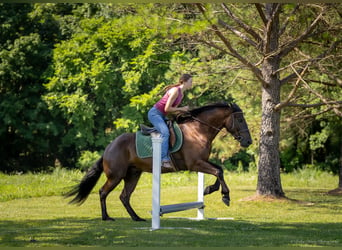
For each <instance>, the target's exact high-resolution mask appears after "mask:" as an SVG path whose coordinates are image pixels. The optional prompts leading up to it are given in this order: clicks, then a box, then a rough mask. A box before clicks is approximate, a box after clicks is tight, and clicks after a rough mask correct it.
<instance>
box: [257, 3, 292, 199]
mask: <svg viewBox="0 0 342 250" xmlns="http://www.w3.org/2000/svg"><path fill="white" fill-rule="evenodd" d="M274 7H275V4H266V9H265V14H266V18H267V20H270V19H271V18H272V20H273V21H272V22H271V23H270V25H271V26H269V27H267V25H265V34H264V41H265V45H264V46H265V48H264V52H265V54H268V53H270V52H272V51H276V50H277V49H278V46H279V42H278V41H279V34H278V31H279V16H278V15H273V13H274V11H275V10H274ZM279 65H280V58H279V56H270V57H267V58H265V60H264V62H263V64H262V75H263V78H264V79H265V82H266V83H267V84H263V86H262V120H261V135H260V155H259V171H258V184H257V194H258V195H271V196H275V197H284V196H285V194H284V192H283V189H282V185H281V181H280V158H279V139H280V112H279V111H275V110H274V107H275V105H277V104H278V103H279V102H280V89H281V84H280V79H279V74H273V72H276V71H277V70H278V69H279Z"/></svg>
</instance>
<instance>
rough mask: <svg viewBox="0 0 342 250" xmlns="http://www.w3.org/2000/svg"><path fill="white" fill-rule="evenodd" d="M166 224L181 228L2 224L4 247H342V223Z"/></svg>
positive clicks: (122, 221)
mask: <svg viewBox="0 0 342 250" xmlns="http://www.w3.org/2000/svg"><path fill="white" fill-rule="evenodd" d="M161 223H162V227H175V228H176V229H172V230H170V229H161V230H156V231H150V230H149V227H150V226H151V221H150V220H148V221H147V222H134V221H132V220H130V219H128V218H127V219H126V218H119V219H117V220H116V221H115V222H103V221H101V220H99V219H72V218H59V219H53V220H26V221H20V222H15V221H6V220H2V221H0V239H1V242H0V246H10V247H11V246H17V247H27V246H30V247H40V246H124V247H134V246H139V247H157V246H158V247H160V246H168V247H180V246H182V247H227V246H245V247H246V246H342V241H341V235H342V227H341V224H340V223H305V224H304V223H303V224H299V223H291V224H290V223H289V224H283V223H260V222H257V223H256V222H248V221H235V220H229V221H220V220H216V221H215V220H204V221H190V220H186V219H162V221H161ZM141 228H144V229H141ZM177 228H178V229H177ZM190 228H191V229H190Z"/></svg>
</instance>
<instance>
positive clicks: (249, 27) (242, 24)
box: [221, 3, 262, 43]
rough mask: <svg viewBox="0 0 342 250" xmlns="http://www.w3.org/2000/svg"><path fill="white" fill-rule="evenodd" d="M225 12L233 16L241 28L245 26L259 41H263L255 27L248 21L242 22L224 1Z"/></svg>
mask: <svg viewBox="0 0 342 250" xmlns="http://www.w3.org/2000/svg"><path fill="white" fill-rule="evenodd" d="M221 6H222V8H223V10H224V12H225V13H226V14H227V15H228V16H229V17H230V18H232V19H233V20H234V21H235V23H237V24H238V25H239V26H240V27H241V28H243V29H244V30H245V31H246V32H247V33H248V34H250V35H251V36H252V37H254V39H255V40H256V41H257V42H258V43H262V38H261V37H260V36H259V34H258V33H256V32H255V31H254V30H253V28H252V27H251V26H249V25H247V24H246V23H244V22H242V21H241V20H240V19H239V18H238V17H237V16H235V15H234V14H233V12H231V11H230V9H229V8H228V7H227V5H226V4H224V3H222V4H221Z"/></svg>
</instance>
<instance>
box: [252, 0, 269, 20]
mask: <svg viewBox="0 0 342 250" xmlns="http://www.w3.org/2000/svg"><path fill="white" fill-rule="evenodd" d="M255 7H256V9H257V10H258V12H259V16H260V17H261V20H262V21H263V23H264V25H266V24H267V19H266V17H265V14H264V11H263V10H262V5H261V4H260V3H255Z"/></svg>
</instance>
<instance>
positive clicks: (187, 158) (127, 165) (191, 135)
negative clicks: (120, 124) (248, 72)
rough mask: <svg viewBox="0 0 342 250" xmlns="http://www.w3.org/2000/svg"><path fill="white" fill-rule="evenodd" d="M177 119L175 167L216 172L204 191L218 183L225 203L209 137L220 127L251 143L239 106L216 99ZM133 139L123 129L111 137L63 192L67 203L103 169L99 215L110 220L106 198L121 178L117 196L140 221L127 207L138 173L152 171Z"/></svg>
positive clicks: (79, 198) (81, 195)
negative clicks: (179, 144)
mask: <svg viewBox="0 0 342 250" xmlns="http://www.w3.org/2000/svg"><path fill="white" fill-rule="evenodd" d="M178 123H179V127H180V129H181V131H182V133H183V145H182V147H181V148H180V150H179V151H178V152H175V153H173V155H172V156H173V160H174V162H175V165H176V166H177V167H178V171H182V170H189V171H195V172H202V173H205V174H211V175H214V176H216V177H217V180H216V182H215V183H214V184H213V185H211V186H208V187H207V188H206V189H205V191H204V194H205V195H206V194H210V193H212V192H214V191H217V190H218V189H219V187H220V186H221V193H222V201H223V202H224V203H225V204H226V205H229V202H230V197H229V189H228V186H227V184H226V182H225V181H224V178H223V169H222V167H220V166H218V165H216V164H214V163H212V162H210V161H209V160H208V159H209V155H210V150H211V144H212V141H213V140H214V138H215V137H216V135H217V134H218V133H219V131H220V130H221V129H223V128H225V129H226V130H227V131H228V132H229V133H230V134H232V135H233V137H234V138H235V139H236V140H238V141H239V142H240V145H241V146H242V147H248V146H249V145H250V144H251V143H252V139H251V136H250V133H249V130H248V126H247V123H246V121H245V118H244V116H243V112H242V110H241V109H240V108H239V106H238V105H236V104H234V103H232V104H226V103H217V104H213V105H208V106H204V107H200V108H197V109H193V110H191V111H189V114H188V116H187V118H186V119H179V121H178ZM135 139H136V134H135V133H125V134H122V135H120V136H118V137H117V138H116V139H115V140H114V141H112V142H111V143H110V144H109V145H108V146H107V147H106V150H105V152H104V154H103V156H102V157H101V158H100V159H99V160H98V161H97V162H96V163H95V164H94V166H93V167H92V168H91V169H90V170H89V171H88V172H87V174H86V175H85V176H84V177H83V179H82V180H81V182H80V183H79V184H78V185H77V186H76V187H74V188H73V189H72V190H71V191H70V192H69V193H68V194H67V195H66V196H68V197H69V196H74V195H76V197H75V198H74V199H73V200H72V201H71V203H83V202H84V201H85V200H86V199H87V197H88V195H89V194H90V192H91V190H92V189H93V187H94V186H95V185H96V182H97V180H98V179H99V178H100V175H101V173H102V172H104V173H105V174H106V176H107V181H106V183H105V184H104V185H103V186H102V188H101V189H100V201H101V210H102V219H103V220H114V219H113V218H111V217H110V216H109V215H108V213H107V206H106V198H107V196H108V194H109V193H110V192H111V191H112V190H113V189H114V188H115V187H116V186H117V185H118V184H119V183H120V182H121V181H122V180H123V181H124V188H123V190H122V193H121V195H120V200H121V202H122V203H123V205H124V207H125V208H126V210H127V212H128V213H129V215H130V216H131V218H132V219H133V220H135V221H142V220H143V219H142V218H140V217H139V216H138V215H137V214H136V213H135V211H134V210H133V208H132V207H131V204H130V197H131V195H132V193H133V191H134V189H135V187H136V185H137V183H138V180H139V178H140V176H141V173H142V172H152V158H144V159H142V158H139V157H138V156H137V153H136V147H135ZM170 171H172V170H169V169H166V168H163V169H162V173H165V172H170Z"/></svg>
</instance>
